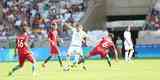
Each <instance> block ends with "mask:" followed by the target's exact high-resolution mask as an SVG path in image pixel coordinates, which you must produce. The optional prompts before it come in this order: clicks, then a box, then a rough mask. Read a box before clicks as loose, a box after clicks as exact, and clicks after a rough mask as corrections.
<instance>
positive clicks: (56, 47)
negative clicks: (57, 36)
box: [55, 46, 63, 67]
mask: <svg viewBox="0 0 160 80" xmlns="http://www.w3.org/2000/svg"><path fill="white" fill-rule="evenodd" d="M55 53H56V55H57V57H58V61H59V64H60V67H62V66H63V64H62V60H61V57H60V50H59V48H58V46H55Z"/></svg>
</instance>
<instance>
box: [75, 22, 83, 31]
mask: <svg viewBox="0 0 160 80" xmlns="http://www.w3.org/2000/svg"><path fill="white" fill-rule="evenodd" d="M76 29H77V31H82V30H83V26H82V25H80V24H79V23H77V25H76Z"/></svg>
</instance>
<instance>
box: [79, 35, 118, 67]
mask: <svg viewBox="0 0 160 80" xmlns="http://www.w3.org/2000/svg"><path fill="white" fill-rule="evenodd" d="M110 50H114V53H115V58H116V60H117V59H118V53H117V49H116V47H115V45H114V43H113V42H112V40H111V38H110V37H109V36H104V37H102V38H101V40H100V42H99V43H98V44H97V45H96V47H95V48H93V50H92V51H90V53H89V55H88V56H86V57H85V59H88V58H90V57H92V56H95V55H100V57H101V58H102V59H106V60H107V62H108V64H109V66H110V67H111V60H110V58H109V52H110ZM82 62H84V60H83V59H80V60H79V63H82Z"/></svg>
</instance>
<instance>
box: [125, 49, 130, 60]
mask: <svg viewBox="0 0 160 80" xmlns="http://www.w3.org/2000/svg"><path fill="white" fill-rule="evenodd" d="M129 52H130V51H129V50H125V62H128V56H129Z"/></svg>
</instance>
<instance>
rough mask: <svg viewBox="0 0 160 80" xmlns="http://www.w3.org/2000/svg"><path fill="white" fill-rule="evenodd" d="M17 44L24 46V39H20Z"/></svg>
mask: <svg viewBox="0 0 160 80" xmlns="http://www.w3.org/2000/svg"><path fill="white" fill-rule="evenodd" d="M17 44H18V47H21V48H22V47H23V46H24V44H23V40H18V43H17Z"/></svg>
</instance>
